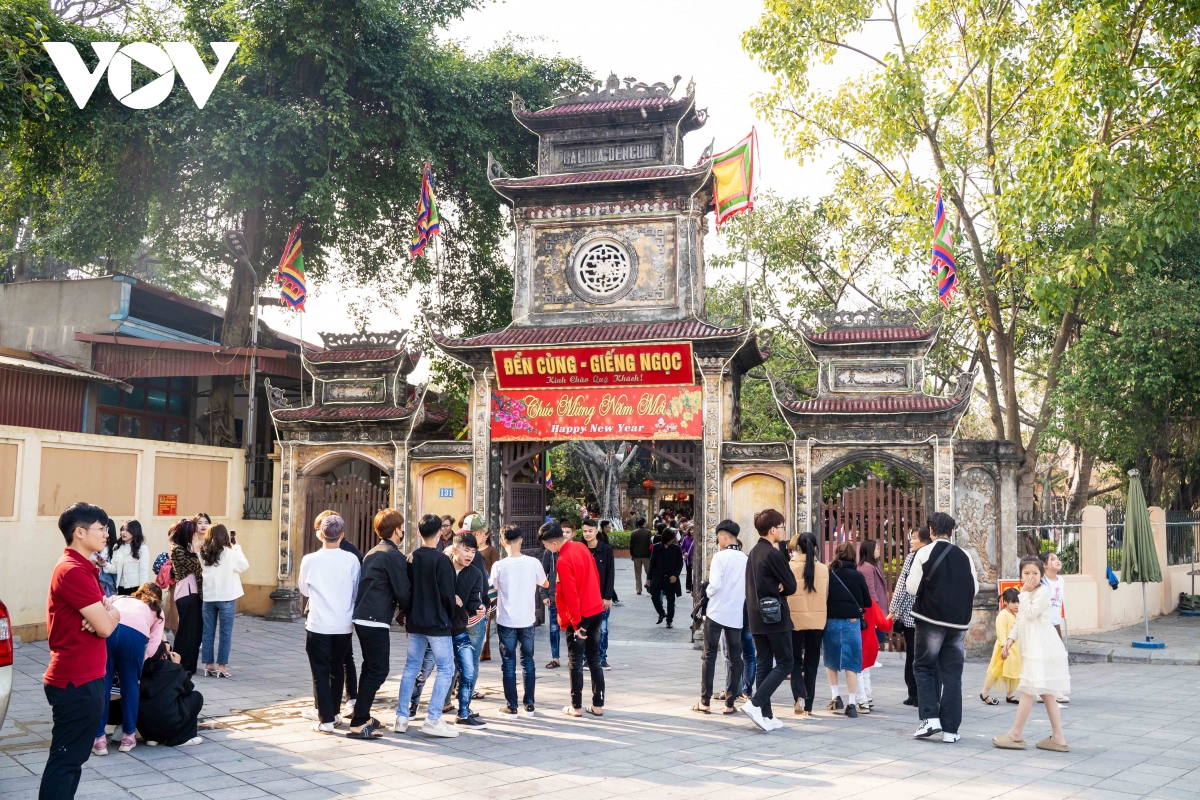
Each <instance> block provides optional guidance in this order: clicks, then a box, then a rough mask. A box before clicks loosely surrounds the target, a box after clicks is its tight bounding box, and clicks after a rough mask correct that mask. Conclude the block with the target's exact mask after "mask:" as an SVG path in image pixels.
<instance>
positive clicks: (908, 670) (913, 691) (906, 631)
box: [897, 625, 917, 700]
mask: <svg viewBox="0 0 1200 800" xmlns="http://www.w3.org/2000/svg"><path fill="white" fill-rule="evenodd" d="M897 627H898V628H899V629H900V635H901V636H903V637H904V685H905V686H907V687H908V698H909V699H910V700H916V699H917V679H916V677H915V676H914V675H913V658H915V657H916V653H914V652H913V650H914V647H915V646H914V644H913V639H914V638H915V636H916V633H917V630H916V628H910V627H908V626H907V625H898V626H897Z"/></svg>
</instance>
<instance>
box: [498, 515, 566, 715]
mask: <svg viewBox="0 0 1200 800" xmlns="http://www.w3.org/2000/svg"><path fill="white" fill-rule="evenodd" d="M547 526H553V527H554V528H555V529H556V530H558V531H559V538H560V541H561V537H562V529H561V528H559V527H558V525H557V524H555V523H553V522H547V523H546V524H545V525H542V529H543V530H545V529H546V527H547ZM500 535H501V537H502V538H503V539H504V549H505V551H506V552H507V553H508V558H502V559H500V560H499V561H497V562H496V563H495V564H493V565H492V586H493V587H495V589H496V633H497V636H498V638H499V639H500V672H501V676H502V677H503V680H504V701H505V705H504V708H502V709H500V716H502V717H506V718H510V719H511V718H513V717H518V716H520V717H532V716H533V715H534V713H535V705H534V689H535V687H536V685H537V665H536V664H535V663H534V661H533V644H534V636H533V632H534V623H535V622H537V606H536V605H535V604H536V602H537V587H539V586H541V587H543V588H545V587H547V586H549V584H550V582H549V581H548V580H547V578H546V571H545V570H544V569H542V562H541V561H539V560H538V559H536V558H533V557H531V556H527V555H525V554H524V553H522V552H521V546H522V544H523V543H524V540H525V535H524V533H522V531H521V528H520V527H519V526H517V525H512V524H509V525H505V526H504V527H503V528H501V529H500ZM543 544H545V543H544V542H543ZM546 549H547V550H557V549H558V548H557V547H555V548H551V547H547V548H546ZM518 646H520V648H521V673H522V675H523V676H524V679H525V680H524V693H523V695H522V697H521V707H520V708H518V707H517V647H518Z"/></svg>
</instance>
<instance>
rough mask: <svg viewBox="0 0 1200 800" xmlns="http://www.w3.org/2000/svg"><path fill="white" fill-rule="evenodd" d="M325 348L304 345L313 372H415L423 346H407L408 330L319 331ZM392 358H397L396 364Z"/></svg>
mask: <svg viewBox="0 0 1200 800" xmlns="http://www.w3.org/2000/svg"><path fill="white" fill-rule="evenodd" d="M318 335H319V336H320V337H321V341H323V342H324V343H325V349H324V350H309V349H307V348H306V349H304V350H303V351H302V355H303V358H304V365H305V366H306V367H307V368H308V369H309V371H310V372H314V373H322V374H326V373H329V372H334V371H340V370H343V369H350V368H354V367H356V366H357V367H359V368H365V369H374V368H380V369H387V370H390V371H393V372H394V371H395V370H396V369H399V370H400V374H402V375H407V374H408V373H410V372H412V371H413V370H414V369H415V368H416V366H417V362H418V361H420V360H421V351H420V350H409V349H408V348H407V341H408V333H407V332H406V331H388V332H387V333H367V332H366V331H359V332H358V333H319V334H318ZM391 362H396V363H395V365H393V364H392V363H391Z"/></svg>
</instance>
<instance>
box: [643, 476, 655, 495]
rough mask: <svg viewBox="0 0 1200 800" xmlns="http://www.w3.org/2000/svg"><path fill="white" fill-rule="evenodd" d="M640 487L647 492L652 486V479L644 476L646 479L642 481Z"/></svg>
mask: <svg viewBox="0 0 1200 800" xmlns="http://www.w3.org/2000/svg"><path fill="white" fill-rule="evenodd" d="M642 488H643V489H645V490H646V491H647V492H648V491H650V490H651V489H653V488H654V481H652V480H650V479H649V478H646V480H644V481H642Z"/></svg>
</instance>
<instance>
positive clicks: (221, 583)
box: [200, 544, 250, 603]
mask: <svg viewBox="0 0 1200 800" xmlns="http://www.w3.org/2000/svg"><path fill="white" fill-rule="evenodd" d="M248 569H250V562H249V561H247V560H246V556H245V554H243V553H242V546H241V545H238V544H235V545H233V546H232V547H226V548H225V550H224V551H223V552H222V553H221V557H220V558H219V559H217V563H216V564H213V565H212V566H211V567H210V566H208V565H207V564H205V563H204V557H203V556H201V558H200V577H201V579H202V580H203V581H204V602H206V603H220V602H224V601H226V600H237V599H238V598H239V597H241V596H242V595H243V594H245V592H244V591H242V579H241V578H239V577H238V576H239V575H241V574H242V573H243V572H245V571H246V570H248Z"/></svg>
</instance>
